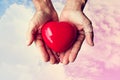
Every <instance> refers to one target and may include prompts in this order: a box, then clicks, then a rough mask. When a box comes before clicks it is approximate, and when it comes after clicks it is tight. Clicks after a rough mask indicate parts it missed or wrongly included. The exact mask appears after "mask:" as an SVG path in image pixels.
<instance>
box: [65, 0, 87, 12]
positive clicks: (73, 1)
mask: <svg viewBox="0 0 120 80" xmlns="http://www.w3.org/2000/svg"><path fill="white" fill-rule="evenodd" d="M86 1H87V0H67V1H66V5H65V8H66V9H71V10H82V9H83V7H84V6H85V3H86Z"/></svg>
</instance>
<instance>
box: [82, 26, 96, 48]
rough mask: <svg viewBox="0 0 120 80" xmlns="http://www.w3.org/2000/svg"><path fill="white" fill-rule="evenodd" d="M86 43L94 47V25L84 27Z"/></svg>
mask: <svg viewBox="0 0 120 80" xmlns="http://www.w3.org/2000/svg"><path fill="white" fill-rule="evenodd" d="M84 31H85V37H86V41H87V43H88V44H89V45H90V46H94V42H93V38H94V34H93V27H92V24H88V25H84Z"/></svg>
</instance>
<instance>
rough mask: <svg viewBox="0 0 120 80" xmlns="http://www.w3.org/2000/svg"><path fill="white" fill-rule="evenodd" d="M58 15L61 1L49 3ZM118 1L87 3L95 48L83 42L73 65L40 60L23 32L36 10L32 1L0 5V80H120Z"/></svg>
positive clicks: (5, 1) (3, 1)
mask: <svg viewBox="0 0 120 80" xmlns="http://www.w3.org/2000/svg"><path fill="white" fill-rule="evenodd" d="M52 1H53V4H54V6H55V8H56V10H57V12H58V14H60V12H61V10H62V8H63V7H64V4H65V1H64V0H52ZM119 8H120V3H119V0H105V1H101V0H88V3H87V5H86V7H85V10H84V13H85V14H86V15H87V16H88V17H89V18H90V20H91V21H92V23H93V26H94V32H95V39H94V41H95V46H94V47H90V46H88V45H87V44H86V42H84V44H83V45H82V49H81V50H80V52H79V55H78V57H77V59H76V61H75V62H74V63H71V64H69V65H66V66H64V65H62V64H59V65H51V64H49V63H44V62H43V61H42V60H41V56H40V53H39V52H38V51H37V49H36V48H35V45H34V44H33V45H32V46H31V47H27V46H26V31H27V28H28V23H29V20H30V19H31V18H32V16H33V14H34V12H35V9H34V6H33V3H32V1H31V0H1V1H0V80H120V76H119V75H120V51H119V49H120V9H119Z"/></svg>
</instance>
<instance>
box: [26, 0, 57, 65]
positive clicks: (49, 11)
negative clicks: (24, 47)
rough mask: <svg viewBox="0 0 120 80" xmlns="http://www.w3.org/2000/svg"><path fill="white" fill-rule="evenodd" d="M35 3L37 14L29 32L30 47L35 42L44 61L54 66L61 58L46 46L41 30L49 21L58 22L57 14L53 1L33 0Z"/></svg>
mask: <svg viewBox="0 0 120 80" xmlns="http://www.w3.org/2000/svg"><path fill="white" fill-rule="evenodd" d="M33 3H34V5H35V8H36V12H35V14H34V16H33V18H32V19H31V21H30V24H29V29H28V32H27V40H28V46H30V45H31V44H32V43H33V41H34V42H35V43H36V46H37V47H38V49H39V51H40V54H41V55H42V56H43V60H44V61H46V62H47V61H50V63H52V64H55V63H58V62H59V58H57V55H56V53H55V52H53V51H52V50H51V49H49V48H48V47H47V46H46V45H45V43H44V42H43V39H42V37H41V28H42V26H43V24H45V23H46V22H48V21H57V20H58V16H57V13H56V11H55V9H54V7H53V5H52V3H51V0H33Z"/></svg>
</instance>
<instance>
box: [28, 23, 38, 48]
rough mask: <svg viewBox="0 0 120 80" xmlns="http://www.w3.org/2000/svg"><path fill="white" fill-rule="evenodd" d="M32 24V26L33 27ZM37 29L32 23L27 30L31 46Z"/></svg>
mask: <svg viewBox="0 0 120 80" xmlns="http://www.w3.org/2000/svg"><path fill="white" fill-rule="evenodd" d="M31 26H32V27H31ZM35 33H36V29H35V28H34V27H33V25H31V24H30V26H29V28H28V31H27V45H28V46H30V45H31V44H32V43H33V41H34V38H35Z"/></svg>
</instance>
